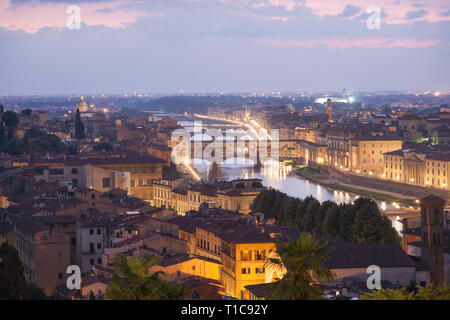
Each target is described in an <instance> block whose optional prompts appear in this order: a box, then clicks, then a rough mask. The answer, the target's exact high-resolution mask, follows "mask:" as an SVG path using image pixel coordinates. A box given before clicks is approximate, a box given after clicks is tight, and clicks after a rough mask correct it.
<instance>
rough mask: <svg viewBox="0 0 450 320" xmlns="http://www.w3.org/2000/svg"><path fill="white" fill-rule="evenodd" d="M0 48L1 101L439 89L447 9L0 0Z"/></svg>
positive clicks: (341, 0)
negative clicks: (82, 96)
mask: <svg viewBox="0 0 450 320" xmlns="http://www.w3.org/2000/svg"><path fill="white" fill-rule="evenodd" d="M71 6H76V7H75V8H78V9H79V17H80V25H79V28H78V29H77V28H73V26H74V23H76V22H77V19H76V18H77V16H76V13H77V10H74V9H73V7H71ZM374 8H375V9H376V8H379V12H380V15H379V16H380V20H379V22H380V23H379V24H378V25H377V24H376V22H377V20H376V17H377V16H376V13H377V11H376V10H374ZM69 27H70V28H69ZM0 44H1V45H0V75H1V76H0V94H2V95H21V94H52V95H54V94H62V95H64V94H102V93H103V94H120V93H130V92H135V91H138V92H142V93H177V92H185V93H188V92H192V93H202V92H254V91H258V92H259V91H266V92H267V91H275V92H278V91H281V92H293V91H294V92H297V91H309V90H315V91H320V90H342V89H343V88H346V89H352V90H373V91H377V90H420V89H431V90H448V89H450V58H449V57H450V1H449V0H78V1H72V0H40V1H38V0H0Z"/></svg>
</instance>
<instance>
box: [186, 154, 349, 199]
mask: <svg viewBox="0 0 450 320" xmlns="http://www.w3.org/2000/svg"><path fill="white" fill-rule="evenodd" d="M195 168H196V169H197V170H198V171H199V172H200V173H201V174H202V176H203V177H206V176H207V175H208V171H209V167H208V165H207V164H204V163H201V162H200V161H196V162H195ZM220 171H221V175H220V179H225V180H233V179H239V178H243V179H252V178H257V179H261V180H262V181H263V185H264V186H266V187H272V188H274V189H277V190H280V191H282V192H284V193H286V194H287V195H289V196H292V197H297V198H301V199H303V198H306V197H307V196H310V195H311V196H313V197H314V198H316V199H317V200H319V201H320V202H323V201H327V200H330V201H334V202H336V203H342V202H345V203H348V202H352V201H354V200H355V197H353V196H351V195H350V194H348V193H347V192H342V191H332V190H329V189H327V188H325V187H323V186H321V185H318V184H316V183H313V182H310V181H307V180H303V179H300V178H298V177H297V176H295V174H294V173H293V172H290V168H286V167H285V166H277V165H272V166H264V167H262V168H261V170H259V171H255V169H253V167H252V166H251V165H245V164H242V161H239V160H235V162H234V163H233V165H231V164H230V165H227V164H223V165H222V166H221V170H220Z"/></svg>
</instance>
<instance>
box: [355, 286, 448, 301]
mask: <svg viewBox="0 0 450 320" xmlns="http://www.w3.org/2000/svg"><path fill="white" fill-rule="evenodd" d="M360 299H361V300H450V285H447V286H445V287H438V288H436V287H434V286H432V285H429V286H427V287H422V286H415V289H414V290H411V291H408V290H407V288H401V289H389V288H381V289H378V290H373V291H371V292H368V293H365V294H363V295H361V297H360Z"/></svg>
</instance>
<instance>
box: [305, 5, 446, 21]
mask: <svg viewBox="0 0 450 320" xmlns="http://www.w3.org/2000/svg"><path fill="white" fill-rule="evenodd" d="M416 2H419V1H410V0H398V1H392V0H357V1H355V0H353V1H352V0H346V1H342V0H320V1H317V0H305V7H307V8H310V9H311V10H312V12H313V13H314V14H316V15H318V16H320V17H324V16H326V15H330V16H337V15H338V14H340V13H341V12H342V11H343V10H344V8H345V6H346V5H348V4H351V5H354V6H359V7H361V9H362V12H366V10H367V8H368V7H369V6H371V5H376V6H379V7H381V9H382V11H383V12H384V13H385V14H387V17H386V18H383V22H384V23H388V24H402V23H409V22H411V21H414V20H408V19H405V16H406V14H407V13H408V12H411V11H417V10H418V9H419V8H417V7H415V6H414V3H416ZM420 3H423V4H425V6H423V7H421V8H420V9H424V10H426V11H427V12H428V14H427V15H426V16H425V17H423V18H419V19H418V20H425V21H428V22H438V21H449V20H450V17H444V16H442V15H441V13H442V12H444V11H446V10H448V9H449V8H450V2H449V1H448V0H422V1H420Z"/></svg>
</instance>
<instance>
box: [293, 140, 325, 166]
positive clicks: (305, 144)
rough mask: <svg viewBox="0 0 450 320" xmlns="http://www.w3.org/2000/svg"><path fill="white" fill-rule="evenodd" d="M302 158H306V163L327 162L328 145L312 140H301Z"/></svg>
mask: <svg viewBox="0 0 450 320" xmlns="http://www.w3.org/2000/svg"><path fill="white" fill-rule="evenodd" d="M299 144H300V155H299V156H300V158H303V159H305V164H306V165H308V164H309V163H311V162H312V163H316V164H320V165H324V164H327V160H328V158H327V146H326V145H325V144H319V143H314V142H310V141H304V140H303V141H300V143H299Z"/></svg>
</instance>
